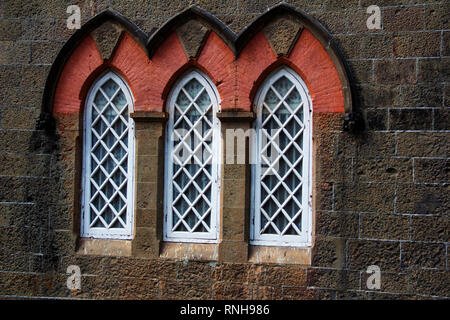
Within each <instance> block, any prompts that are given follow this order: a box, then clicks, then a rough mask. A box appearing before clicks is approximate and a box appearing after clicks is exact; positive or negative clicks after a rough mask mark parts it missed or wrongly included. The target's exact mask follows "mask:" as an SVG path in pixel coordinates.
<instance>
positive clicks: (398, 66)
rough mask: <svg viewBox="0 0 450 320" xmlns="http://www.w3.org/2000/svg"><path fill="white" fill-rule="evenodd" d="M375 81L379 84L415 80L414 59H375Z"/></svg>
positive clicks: (412, 81)
mask: <svg viewBox="0 0 450 320" xmlns="http://www.w3.org/2000/svg"><path fill="white" fill-rule="evenodd" d="M375 82H376V83H380V84H401V83H414V82H416V61H415V60H413V59H409V60H376V61H375Z"/></svg>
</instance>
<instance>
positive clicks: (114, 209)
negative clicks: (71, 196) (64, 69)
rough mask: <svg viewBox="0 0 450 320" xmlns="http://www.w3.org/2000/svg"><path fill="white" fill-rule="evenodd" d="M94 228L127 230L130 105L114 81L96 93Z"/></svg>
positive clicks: (91, 218) (92, 175) (92, 182)
mask: <svg viewBox="0 0 450 320" xmlns="http://www.w3.org/2000/svg"><path fill="white" fill-rule="evenodd" d="M90 109H91V119H92V120H91V121H92V122H91V123H92V125H91V134H90V135H91V137H92V139H91V146H90V151H91V157H90V169H91V170H90V172H91V173H90V176H89V183H90V185H91V186H90V190H91V195H90V214H89V223H90V227H91V228H104V229H110V228H114V229H124V228H126V223H127V219H126V211H127V203H126V201H125V200H124V199H126V196H127V194H126V193H127V183H128V182H127V170H128V157H129V156H128V126H129V118H128V102H127V98H126V96H125V93H124V92H123V90H122V89H121V88H120V86H119V84H117V83H116V82H115V80H114V79H112V78H110V79H108V80H107V81H106V82H105V83H104V84H103V85H102V86H100V88H99V89H98V91H97V92H96V93H95V98H94V101H93V105H92V106H91V108H90Z"/></svg>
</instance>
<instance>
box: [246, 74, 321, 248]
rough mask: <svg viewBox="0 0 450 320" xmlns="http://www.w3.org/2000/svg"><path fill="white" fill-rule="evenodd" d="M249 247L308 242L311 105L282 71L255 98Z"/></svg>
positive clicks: (293, 76)
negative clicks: (252, 244) (250, 238)
mask: <svg viewBox="0 0 450 320" xmlns="http://www.w3.org/2000/svg"><path fill="white" fill-rule="evenodd" d="M255 108H256V113H257V118H256V121H255V130H256V135H255V138H254V141H253V148H254V152H253V155H254V157H256V159H254V163H255V164H256V165H255V166H254V170H253V175H252V176H253V181H252V194H253V197H254V201H252V208H251V212H252V219H251V237H252V243H254V244H262V245H286V246H302V245H304V246H307V245H309V244H310V242H311V220H312V219H311V167H310V166H311V144H312V143H311V100H310V98H309V95H308V91H307V87H306V85H305V84H304V82H303V81H302V79H301V78H300V77H299V76H298V75H297V74H296V73H295V72H294V71H292V70H291V69H288V68H286V67H283V68H281V69H279V70H277V71H275V72H274V73H272V74H271V75H269V77H268V78H267V80H266V81H265V83H263V85H262V87H261V88H260V90H259V93H258V94H257V96H256V99H255Z"/></svg>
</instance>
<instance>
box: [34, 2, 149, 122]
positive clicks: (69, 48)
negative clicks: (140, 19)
mask: <svg viewBox="0 0 450 320" xmlns="http://www.w3.org/2000/svg"><path fill="white" fill-rule="evenodd" d="M106 21H112V22H115V23H118V24H120V25H121V26H123V27H124V29H125V30H126V31H127V32H128V33H129V34H130V35H131V36H132V37H133V38H134V39H135V40H136V42H137V43H139V45H140V46H141V47H142V49H143V50H144V51H145V52H146V53H147V54H148V52H147V49H146V46H145V45H146V43H147V38H148V36H147V34H146V33H145V32H143V31H142V30H141V29H139V27H138V26H136V25H135V24H134V23H133V22H131V21H130V20H128V19H127V18H125V17H124V16H122V15H121V14H120V13H118V12H117V11H114V10H112V9H107V10H105V11H102V12H101V13H99V14H98V15H96V16H95V17H94V18H92V19H91V20H89V21H88V22H86V23H85V24H84V25H83V26H82V27H81V28H80V29H79V30H77V31H76V32H75V33H74V34H73V35H72V36H71V37H70V38H69V40H67V42H66V43H65V44H64V46H63V47H62V49H61V50H60V51H59V53H58V56H57V57H56V59H55V61H54V62H53V64H52V66H51V68H50V72H49V74H48V76H47V80H46V82H45V87H44V93H43V99H42V108H41V115H40V118H39V120H38V123H37V129H50V128H48V126H53V124H52V123H51V122H52V121H50V120H49V119H51V113H52V109H53V99H54V95H55V91H56V87H57V85H58V81H59V77H60V75H61V73H62V71H63V69H64V66H65V64H66V62H67V61H68V60H69V58H70V57H71V55H72V53H73V52H74V50H75V49H76V48H77V47H78V45H79V44H80V43H81V42H82V41H83V40H84V38H85V37H86V36H88V35H89V34H90V33H91V32H92V31H94V30H95V29H96V28H97V27H99V26H100V25H102V24H103V23H104V22H106Z"/></svg>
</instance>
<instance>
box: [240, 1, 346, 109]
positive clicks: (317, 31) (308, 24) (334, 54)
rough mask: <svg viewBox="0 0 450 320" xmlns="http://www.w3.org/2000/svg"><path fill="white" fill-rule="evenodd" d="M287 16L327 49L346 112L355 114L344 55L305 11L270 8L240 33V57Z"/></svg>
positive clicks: (286, 7) (316, 21) (286, 6)
mask: <svg viewBox="0 0 450 320" xmlns="http://www.w3.org/2000/svg"><path fill="white" fill-rule="evenodd" d="M286 14H287V15H291V16H293V17H296V18H297V19H298V21H299V23H301V24H303V27H304V28H306V29H308V30H309V31H310V32H311V33H312V34H313V35H314V36H315V37H316V38H317V40H319V42H320V43H321V44H322V46H323V47H324V48H325V50H326V51H327V53H328V55H329V56H330V58H331V60H332V61H333V64H334V66H335V67H336V70H337V72H338V74H339V78H340V80H341V83H342V90H343V93H344V108H345V112H346V114H350V113H352V112H354V111H355V110H354V106H353V99H352V96H353V94H352V89H351V85H350V84H351V80H352V78H351V73H350V72H349V67H348V65H347V63H346V61H345V59H344V56H343V54H342V52H341V50H340V48H339V47H338V45H337V44H336V43H335V42H334V41H333V39H332V38H331V36H330V34H329V33H328V31H327V30H326V29H325V27H324V26H323V25H322V24H321V23H320V22H319V21H318V20H317V19H315V18H314V17H312V16H310V15H309V14H307V13H306V12H304V11H303V10H300V9H298V8H296V7H294V6H292V5H290V4H287V3H280V4H278V5H275V6H273V7H272V8H270V9H269V10H268V11H267V12H265V13H263V14H262V15H260V16H259V17H257V18H255V19H254V20H253V21H252V22H251V23H250V24H249V25H248V26H247V27H245V28H244V29H243V30H242V31H241V32H239V34H238V35H237V38H236V43H235V46H236V52H237V54H238V55H239V53H240V52H241V51H242V49H243V48H244V47H245V46H246V45H247V43H248V42H249V41H250V40H251V39H252V38H253V37H254V36H255V35H256V34H257V33H258V32H259V31H260V30H262V29H263V28H264V27H265V26H266V25H267V24H268V23H270V22H271V21H272V20H273V19H274V18H276V17H279V16H282V15H286Z"/></svg>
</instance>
